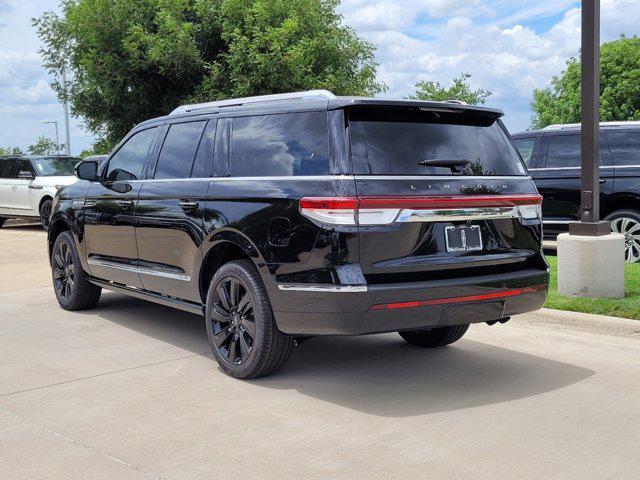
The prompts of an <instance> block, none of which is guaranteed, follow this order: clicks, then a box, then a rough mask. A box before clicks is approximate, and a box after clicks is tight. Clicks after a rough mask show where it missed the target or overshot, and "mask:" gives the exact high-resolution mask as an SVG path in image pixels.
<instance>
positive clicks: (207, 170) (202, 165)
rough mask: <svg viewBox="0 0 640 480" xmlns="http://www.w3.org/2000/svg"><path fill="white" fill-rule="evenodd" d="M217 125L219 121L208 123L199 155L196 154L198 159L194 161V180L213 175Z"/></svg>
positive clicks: (192, 171)
mask: <svg viewBox="0 0 640 480" xmlns="http://www.w3.org/2000/svg"><path fill="white" fill-rule="evenodd" d="M217 123H218V121H217V120H209V123H207V128H206V129H205V131H204V134H203V135H202V139H201V140H200V146H199V147H198V153H196V159H195V160H194V161H193V168H192V169H191V177H192V178H204V177H209V176H211V174H212V173H213V146H214V141H215V136H216V124H217Z"/></svg>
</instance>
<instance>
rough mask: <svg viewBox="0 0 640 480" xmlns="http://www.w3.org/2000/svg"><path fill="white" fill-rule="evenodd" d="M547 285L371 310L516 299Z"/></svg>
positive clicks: (372, 308) (380, 305)
mask: <svg viewBox="0 0 640 480" xmlns="http://www.w3.org/2000/svg"><path fill="white" fill-rule="evenodd" d="M546 289H547V286H546V285H536V286H534V287H525V288H515V289H513V290H503V291H501V292H492V293H483V294H479V295H466V296H464V297H448V298H434V299H433V300H420V301H412V302H398V303H382V304H378V305H373V306H372V307H371V308H369V310H393V309H396V308H415V307H427V306H433V305H446V304H451V303H466V302H478V301H483V300H495V299H497V298H507V297H514V296H516V295H522V294H527V293H534V292H540V291H542V290H546Z"/></svg>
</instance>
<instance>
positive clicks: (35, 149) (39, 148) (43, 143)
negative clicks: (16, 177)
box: [27, 135, 61, 155]
mask: <svg viewBox="0 0 640 480" xmlns="http://www.w3.org/2000/svg"><path fill="white" fill-rule="evenodd" d="M60 148H61V146H60V145H57V144H56V142H54V141H53V140H51V139H50V138H48V137H45V136H44V135H40V136H39V137H38V138H37V139H36V141H35V143H34V144H33V145H29V146H28V147H27V153H28V154H29V155H53V154H54V153H58V152H59V151H60Z"/></svg>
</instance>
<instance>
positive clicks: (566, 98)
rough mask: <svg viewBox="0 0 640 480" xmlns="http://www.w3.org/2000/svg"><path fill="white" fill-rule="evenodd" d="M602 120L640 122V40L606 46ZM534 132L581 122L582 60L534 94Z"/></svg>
mask: <svg viewBox="0 0 640 480" xmlns="http://www.w3.org/2000/svg"><path fill="white" fill-rule="evenodd" d="M600 56H601V59H600V119H601V120H602V121H613V120H640V38H639V37H636V36H634V37H631V38H626V37H624V36H623V37H622V38H620V39H618V40H615V41H612V42H608V43H604V44H603V45H602V49H601V53H600ZM531 108H532V110H533V117H532V118H531V126H532V128H544V127H546V126H548V125H551V124H556V123H576V122H579V121H580V60H579V59H578V58H571V59H570V60H569V61H568V62H567V68H566V70H565V71H564V72H562V74H560V75H559V76H556V77H554V78H553V80H552V81H551V86H550V87H548V88H544V89H541V90H535V91H534V93H533V102H532V103H531Z"/></svg>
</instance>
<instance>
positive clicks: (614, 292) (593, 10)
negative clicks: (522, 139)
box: [558, 0, 624, 298]
mask: <svg viewBox="0 0 640 480" xmlns="http://www.w3.org/2000/svg"><path fill="white" fill-rule="evenodd" d="M581 68H582V74H581V75H582V78H581V85H582V87H581V88H582V92H581V101H580V108H581V118H582V130H581V133H582V135H581V138H582V140H581V142H582V145H581V151H582V152H581V153H582V158H581V166H580V174H581V190H582V191H581V195H580V196H581V198H580V221H579V222H572V223H570V224H569V233H562V234H560V235H558V293H560V295H567V296H575V297H592V298H624V236H623V235H621V234H619V233H611V224H610V223H609V222H601V221H600V172H599V169H600V166H599V164H600V145H599V144H600V0H582V52H581Z"/></svg>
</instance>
